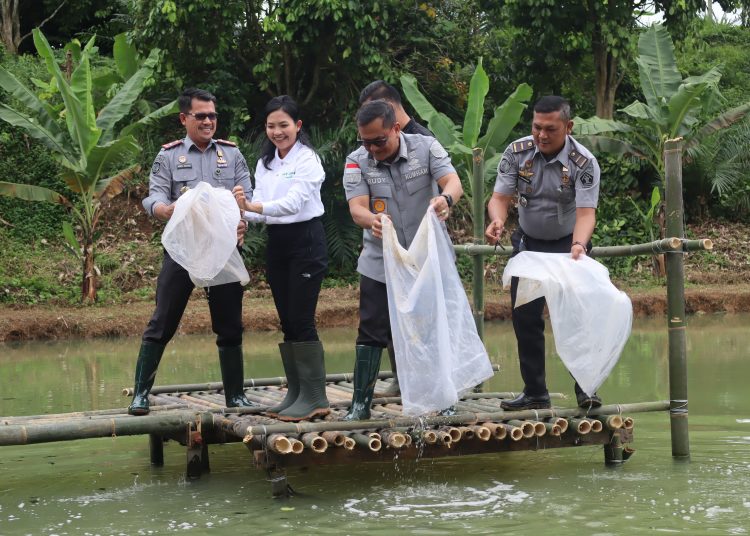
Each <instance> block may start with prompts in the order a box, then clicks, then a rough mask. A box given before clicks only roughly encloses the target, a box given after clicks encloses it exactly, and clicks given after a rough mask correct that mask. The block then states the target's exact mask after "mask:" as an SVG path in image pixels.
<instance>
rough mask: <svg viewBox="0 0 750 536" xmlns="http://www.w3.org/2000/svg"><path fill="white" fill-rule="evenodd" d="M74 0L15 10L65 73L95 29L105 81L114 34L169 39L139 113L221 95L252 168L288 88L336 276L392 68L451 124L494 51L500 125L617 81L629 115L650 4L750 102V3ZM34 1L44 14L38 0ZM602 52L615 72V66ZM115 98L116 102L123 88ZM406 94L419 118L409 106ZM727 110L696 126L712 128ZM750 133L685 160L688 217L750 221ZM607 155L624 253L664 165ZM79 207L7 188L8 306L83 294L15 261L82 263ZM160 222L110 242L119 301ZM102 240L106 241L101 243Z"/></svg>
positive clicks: (721, 85) (260, 246)
mask: <svg viewBox="0 0 750 536" xmlns="http://www.w3.org/2000/svg"><path fill="white" fill-rule="evenodd" d="M61 1H62V0H60V1H57V0H40V2H36V3H22V8H21V9H20V11H19V13H17V14H16V15H17V16H18V17H19V19H20V26H19V28H20V34H21V35H24V34H26V33H28V32H30V31H31V29H32V28H33V27H34V26H36V25H38V24H40V23H42V22H44V21H45V20H46V22H44V24H45V25H44V27H43V31H44V32H45V35H47V36H48V38H49V40H50V43H51V44H52V45H53V48H55V49H56V51H55V53H56V56H57V61H58V63H60V64H61V67H62V68H65V56H64V51H63V50H62V47H63V46H64V45H66V44H67V43H69V42H70V41H71V40H72V39H74V38H77V39H78V40H79V41H81V42H86V41H88V39H89V38H90V37H91V36H92V35H93V34H96V35H97V39H96V43H97V45H98V47H99V50H98V54H97V55H95V60H93V61H92V66H91V69H92V73H94V74H93V75H94V77H95V78H96V76H97V74H102V73H105V72H116V70H117V69H115V65H114V60H113V52H114V49H115V46H116V40H115V36H116V35H117V34H118V33H120V32H123V31H127V32H128V36H129V41H128V42H129V43H130V45H129V46H133V47H135V48H136V49H137V50H138V52H139V53H140V56H141V57H142V58H145V57H148V55H149V53H150V52H151V51H152V50H153V49H156V48H159V49H161V50H162V52H161V55H160V57H159V60H158V62H157V64H156V67H155V75H154V77H153V79H152V80H151V81H149V82H148V84H147V85H146V87H145V88H144V92H143V94H142V96H141V102H139V103H138V104H137V105H136V106H135V109H136V110H137V111H138V113H139V114H141V115H142V114H143V113H144V112H146V111H147V110H153V109H155V108H158V107H159V106H162V105H164V104H166V103H168V102H169V101H171V100H172V99H173V98H174V97H175V96H176V94H177V93H178V91H179V90H180V89H181V88H182V87H184V86H187V85H198V86H202V87H205V88H207V89H209V90H211V91H213V92H214V93H216V94H217V96H218V98H219V103H218V108H219V111H220V113H221V119H220V121H219V130H218V133H217V135H218V136H220V137H225V138H226V137H231V138H232V139H234V140H236V141H237V142H238V143H239V144H240V147H241V149H242V150H243V152H244V154H245V155H246V157H247V159H248V161H249V162H253V161H254V159H255V155H257V147H258V143H259V140H260V139H261V137H262V135H263V128H262V124H261V118H260V117H259V116H260V110H262V108H263V106H264V104H265V102H266V101H267V100H268V98H269V97H270V96H271V95H276V94H279V93H289V94H291V95H293V96H295V97H296V98H297V99H298V100H299V101H300V103H302V104H303V120H304V122H305V126H306V127H309V129H310V131H311V133H312V134H313V139H314V143H315V146H316V148H317V149H318V152H319V154H320V155H321V158H322V160H323V163H324V166H325V169H326V174H327V181H326V183H325V185H324V190H323V195H324V203H325V206H326V216H325V222H324V223H325V226H326V231H327V234H328V240H329V244H328V245H329V252H330V255H331V278H330V279H331V281H341V280H344V281H352V280H353V278H354V275H353V274H354V266H355V263H356V256H357V253H358V247H359V244H360V241H361V231H360V230H359V229H358V228H356V227H355V226H354V225H353V224H352V222H351V218H350V216H349V213H348V208H347V205H346V201H345V199H344V197H343V189H342V187H341V166H342V164H343V162H344V159H345V156H346V154H347V153H348V152H349V151H351V150H352V149H354V148H355V146H356V145H355V144H356V141H355V140H356V131H355V128H354V125H353V120H352V117H353V113H354V111H355V109H356V101H357V96H358V94H359V91H360V89H361V88H362V87H363V86H364V85H366V84H367V83H369V82H370V81H372V80H374V79H377V78H383V79H385V80H387V81H389V82H391V83H393V84H394V85H396V86H398V87H399V88H401V80H402V76H403V75H411V77H413V78H411V80H413V87H414V88H416V89H417V90H418V91H419V92H420V93H421V94H422V95H424V96H425V97H426V98H427V100H428V101H429V103H430V104H431V105H432V106H433V107H434V108H435V109H436V110H439V111H440V112H441V113H442V114H444V115H445V116H446V117H447V118H448V119H449V120H450V121H451V122H452V123H454V124H462V123H464V122H465V113H466V111H467V107H469V102H470V101H471V94H470V89H469V88H470V82H471V79H472V75H473V74H474V73H475V72H476V70H477V65H478V62H477V58H482V66H483V70H484V72H485V73H486V76H487V81H488V90H487V92H486V97H485V99H484V103H483V106H482V107H481V108H482V109H481V110H479V112H480V115H481V114H482V113H483V116H484V117H483V121H484V123H483V124H485V125H487V124H488V123H489V122H490V120H491V119H492V118H493V116H494V113H495V110H496V109H497V108H498V107H499V106H501V105H502V104H503V103H504V102H505V101H506V99H508V97H509V96H510V95H511V94H512V93H513V92H514V91H515V90H516V88H517V87H518V86H519V85H521V84H523V83H527V84H528V85H530V86H531V88H532V90H533V95H532V97H531V99H530V101H529V102H533V101H534V100H535V99H536V98H537V97H539V96H540V95H542V94H545V93H549V92H557V93H561V94H564V95H565V96H566V97H568V98H569V100H570V101H571V102H572V103H573V105H574V108H575V110H574V111H575V113H576V114H577V115H579V116H582V117H590V116H592V115H594V114H595V113H596V112H597V110H601V109H602V106H603V103H604V100H606V99H604V100H603V96H602V94H599V95H598V93H601V91H602V88H606V87H609V88H610V89H611V90H612V91H611V95H610V96H609V97H607V98H608V99H609V101H607V103H606V105H607V106H611V108H612V110H613V111H614V114H615V116H616V117H618V116H619V115H618V114H620V112H618V110H620V109H621V108H624V107H625V106H627V105H628V104H630V103H631V102H633V101H634V100H636V99H639V98H641V97H640V95H641V87H640V85H641V84H640V81H639V71H638V66H637V65H636V63H635V61H634V57H635V56H636V55H637V50H636V43H637V39H638V36H639V34H640V33H641V32H642V30H643V28H642V27H641V26H639V24H641V23H642V22H643V20H644V17H643V15H644V14H645V13H646V12H658V13H660V17H661V18H662V19H663V20H665V21H666V22H668V23H669V24H670V25H671V28H679V31H678V32H675V33H673V38H674V41H675V47H676V48H675V57H676V60H677V67H678V69H679V72H680V76H681V78H682V79H685V78H688V77H690V76H697V75H701V74H703V73H706V72H708V71H711V70H712V69H714V68H718V69H720V70H721V73H722V75H723V76H722V77H721V79H720V80H718V81H717V90H718V92H717V94H721V95H722V96H723V100H722V101H721V102H717V104H720V105H721V106H720V109H730V108H732V107H735V106H737V105H739V104H741V103H743V102H745V101H746V100H747V95H748V94H750V53H749V52H748V50H750V47H748V45H750V29H748V28H747V27H746V26H743V25H742V24H741V23H743V22H746V21H747V18H746V17H745V16H744V15H742V14H743V13H744V11H742V12H740V13H741V16H740V18H739V22H740V24H738V25H732V24H726V23H718V22H711V21H709V20H704V19H702V18H701V17H702V14H703V13H704V12H703V11H702V9H704V6H705V5H706V3H705V2H703V1H697V0H687V1H679V2H677V1H658V2H650V1H649V2H645V1H644V2H639V1H635V0H633V1H628V2H615V3H613V2H594V1H593V0H590V1H589V0H587V2H584V3H581V5H580V6H578V5H576V6H577V7H575V8H574V7H570V6H569V8H568V9H566V10H565V11H564V12H561V11H560V10H559V9H558V8H557V7H556V5H557V3H555V2H551V1H549V0H506V1H504V2H488V1H486V0H468V1H463V0H435V1H431V2H421V1H419V2H397V1H393V0H379V1H374V2H352V1H350V0H314V1H309V0H272V1H260V0H226V1H219V0H180V1H176V0H118V1H115V2H112V1H107V2H103V1H101V0H67V2H66V5H65V7H64V9H61V10H59V11H58V12H57V13H55V10H56V9H57V7H58V6H59V5H60V3H61ZM32 4H34V6H35V8H34V9H31V8H30V7H29V6H31V5H32ZM746 4H747V2H739V1H729V0H727V1H724V2H722V7H724V8H725V9H729V8H740V9H742V8H745V7H747V6H746ZM571 6H572V5H571ZM586 6H588V7H586ZM613 10H614V11H613ZM53 13H54V16H52V17H51V18H50V16H51V15H53ZM5 15H6V14H5V13H3V16H5ZM595 15H596V16H595ZM47 19H48V20H47ZM561 21H563V23H561ZM597 47H598V48H597ZM602 47H603V48H602ZM602 50H604V52H605V53H606V54H605V56H602V55H601V54H602ZM597 51H599V52H597ZM12 52H13V51H4V50H3V48H2V47H0V65H1V66H2V67H3V68H5V69H6V70H7V71H9V72H11V73H12V74H13V75H14V76H15V77H16V78H17V79H18V80H19V81H20V82H22V83H23V84H25V85H27V86H29V87H32V88H34V91H37V92H38V93H45V92H46V93H47V94H48V98H49V99H50V100H51V102H53V103H56V105H57V104H59V102H60V101H59V96H56V92H57V88H56V86H55V85H54V84H51V83H50V77H49V75H48V74H47V70H46V68H45V65H44V61H43V60H41V59H40V58H38V57H37V56H36V55H34V49H33V42H32V40H31V39H30V38H28V39H24V40H22V41H21V42H20V45H19V46H18V52H19V54H18V55H16V54H13V53H12ZM597 54H599V55H597ZM602 57H604V58H605V59H604V60H602ZM607 58H608V59H607ZM602 61H604V62H605V64H606V65H608V66H609V67H611V68H612V69H613V70H612V71H601V72H600V69H601V67H602ZM607 62H608V63H607ZM74 63H75V59H74ZM73 67H75V65H73ZM607 73H609V74H607ZM602 76H604V79H602ZM602 83H604V84H605V85H601V84H602ZM597 84H599V85H597ZM607 84H608V85H607ZM116 87H117V86H115V88H116ZM597 87H599V91H597ZM403 93H404V92H403V90H402V94H403ZM597 95H598V96H597ZM100 97H101V98H102V99H103V102H106V99H108V98H111V97H112V94H102V95H100ZM604 97H606V95H604ZM9 99H10V96H9V95H8V94H6V93H3V92H2V90H0V101H1V102H4V103H7V102H10V100H9ZM56 99H57V100H56ZM404 102H405V105H406V107H407V111H409V112H410V113H412V115H414V114H415V110H414V109H413V108H411V106H410V104H409V101H408V100H407V99H404ZM97 109H98V108H97ZM711 117H713V116H699V117H696V119H697V120H698V121H702V122H705V121H707V120H709V119H710V118H711ZM530 118H531V112H530V110H526V111H524V112H523V114H522V115H521V120H520V123H519V124H518V125H517V126H516V127H515V128H514V129H513V131H512V132H510V134H509V139H513V138H514V137H516V136H522V135H525V134H526V133H528V132H529V122H530ZM479 124H482V123H481V122H480V123H479ZM748 133H750V126H748V124H745V123H741V124H738V125H735V126H733V127H731V128H729V129H726V130H725V131H722V132H720V133H717V134H716V136H713V137H710V138H707V139H706V140H705V142H704V143H703V144H702V145H701V147H700V150H696V151H693V152H692V153H691V154H690V155H689V158H687V159H686V164H687V165H686V168H685V183H686V196H685V198H686V202H687V203H688V205H689V208H690V212H689V214H688V217H691V218H697V217H701V218H705V217H712V216H717V215H720V216H722V217H726V218H730V219H734V220H743V219H747V218H748V213H750V174H749V173H748V171H747V170H748V166H747V164H748V162H747V158H748V157H747V155H748V154H750V153H749V152H748V150H747V149H748V147H747V146H748V142H747V140H748V139H749V138H748ZM182 135H183V131H182V129H181V128H180V125H179V124H178V123H177V122H176V121H175V120H174V119H165V120H164V121H162V122H161V123H160V124H158V125H155V126H152V127H151V128H149V129H146V130H143V131H142V132H141V133H140V134H139V135H138V143H139V145H140V146H141V147H142V150H141V151H140V152H139V153H138V154H137V155H136V159H135V160H136V162H133V163H138V164H140V165H141V167H142V168H143V169H145V170H148V169H149V168H150V163H151V161H152V160H153V158H154V156H155V155H156V152H157V151H158V148H159V146H160V145H161V144H162V143H165V142H168V141H170V140H172V139H175V138H176V137H180V136H182ZM0 155H2V158H0V172H1V173H2V175H0V177H2V180H4V181H9V182H18V183H25V184H30V185H35V186H41V187H45V188H48V189H50V190H54V191H57V192H59V193H61V194H63V195H65V196H66V197H70V196H71V195H74V192H72V191H71V190H70V189H69V188H68V186H67V185H66V184H65V182H64V181H63V180H62V179H61V175H60V167H59V162H58V161H57V160H56V159H55V158H54V156H53V155H52V154H51V153H50V151H48V150H47V149H46V148H45V147H44V146H43V145H42V144H40V143H39V142H38V141H36V140H34V139H33V138H31V137H29V136H27V135H26V134H25V133H24V132H23V131H22V130H21V129H18V128H16V127H11V126H9V125H7V124H4V123H3V124H0ZM600 163H601V167H602V171H603V173H602V177H603V180H602V195H601V202H600V207H599V210H598V213H597V217H598V226H597V230H596V234H595V239H596V242H597V243H598V244H601V245H611V244H623V243H631V242H641V241H645V240H647V239H648V237H649V232H650V231H653V228H652V227H651V225H652V223H651V222H649V221H646V220H644V218H643V217H642V216H641V215H640V214H647V213H648V210H649V207H650V204H651V195H652V189H653V185H654V184H656V183H658V180H659V178H658V176H657V174H656V173H654V171H653V170H652V169H651V168H649V167H647V166H644V165H643V164H642V163H640V162H638V161H636V160H629V159H622V158H614V157H608V156H606V155H604V154H602V155H600ZM147 182H148V177H147V173H146V172H140V173H139V174H136V175H134V176H133V177H132V178H131V179H130V180H129V181H128V182H127V184H126V185H125V186H126V193H127V194H128V195H131V196H134V197H138V196H141V195H143V193H144V192H145V191H146V188H147ZM634 202H635V203H636V204H637V207H638V208H637V209H636V208H635V207H634V206H633V203H634ZM464 203H465V201H464ZM467 207H468V205H466V206H465V207H464V208H467ZM64 217H65V211H64V210H63V209H62V208H61V207H59V206H54V205H46V204H44V205H41V204H34V205H29V204H27V203H25V202H23V201H19V200H12V199H6V198H0V231H1V232H0V238H2V243H3V244H4V245H3V252H4V253H6V252H9V251H10V252H12V255H10V256H8V255H3V257H6V260H4V261H3V262H0V301H2V300H5V301H22V302H36V301H40V300H42V301H44V300H50V299H53V300H54V299H58V300H67V299H72V298H73V297H74V296H75V295H76V292H75V290H74V289H75V287H76V286H77V285H76V282H75V280H74V278H71V277H69V276H67V275H65V276H64V277H63V275H62V274H63V273H67V272H66V270H67V268H66V269H58V268H50V269H49V270H46V272H49V273H45V274H35V275H33V276H32V275H30V274H21V273H19V272H18V269H17V266H18V263H15V261H14V260H13V259H14V258H15V257H16V256H18V255H21V256H32V257H33V256H34V255H43V256H45V257H47V258H49V259H58V261H57V264H55V265H54V266H58V267H59V266H60V265H62V264H65V263H69V262H70V259H69V258H66V257H65V256H64V255H63V254H62V250H63V241H62V240H61V239H60V235H59V228H60V222H61V221H62V219H64ZM102 224H103V225H104V228H103V230H102V233H103V234H108V233H109V232H110V231H113V230H112V229H107V228H106V226H107V225H109V223H108V220H107V216H106V215H105V216H104V217H103V221H102ZM452 226H453V227H452V229H451V230H452V232H454V234H455V236H456V237H457V238H459V239H461V238H462V237H467V236H470V235H471V224H470V219H468V218H467V219H463V220H457V221H455V222H452ZM462 226H464V227H465V228H462ZM159 230H160V228H159V226H158V225H157V226H156V227H155V228H154V231H153V232H154V236H153V237H151V238H148V237H146V239H145V240H144V241H143V242H138V244H137V247H136V246H133V247H135V248H136V249H137V251H135V253H134V252H133V251H130V250H129V251H128V252H127V255H125V254H124V253H122V254H120V253H115V252H113V251H112V250H110V249H107V250H106V252H105V253H103V257H102V261H101V262H100V263H99V267H100V269H101V270H102V281H103V283H102V285H103V287H102V289H101V290H102V295H103V296H107V297H112V296H115V295H116V294H117V292H115V287H117V288H126V287H127V288H128V289H131V288H134V286H136V285H137V284H138V281H142V282H143V283H142V284H143V285H144V286H146V285H148V281H149V280H150V278H151V277H153V270H152V269H151V268H149V267H150V266H151V265H152V264H154V263H158V255H159V243H158V232H159ZM115 234H116V233H115ZM109 236H112V234H111V233H109ZM118 236H119V235H118ZM98 239H99V240H104V238H103V236H101V235H98ZM42 240H44V241H45V242H46V245H45V246H44V247H43V248H42V247H41V246H39V244H40V241H42ZM109 245H110V244H108V246H109ZM55 248H57V249H55ZM144 248H146V249H148V251H147V252H146V251H145V249H144ZM131 249H132V248H131ZM245 250H246V258H247V259H248V261H249V262H250V265H251V266H252V267H255V268H256V274H259V273H260V268H261V267H262V265H263V261H262V259H263V250H264V235H263V232H262V230H260V229H259V230H258V232H251V233H250V234H249V235H248V241H247V244H246V246H245ZM43 251H44V253H42V252H43ZM134 254H135V255H136V256H140V257H143V258H147V259H149V261H148V262H147V263H146V264H147V265H148V266H140V267H139V268H138V270H139V272H138V274H140V276H139V277H140V279H139V278H138V277H130V276H129V275H127V274H124V273H123V271H124V270H126V269H127V267H128V266H132V265H131V264H129V263H130V261H128V262H123V260H122V259H124V258H126V259H132V258H133V255H134ZM63 259H65V260H63ZM50 262H52V261H50ZM631 262H632V261H628V260H617V261H612V262H611V263H610V266H611V268H613V269H615V270H616V271H618V272H619V273H627V272H628V271H629V270H630V269H631V268H632V266H631V264H630V263H631ZM460 265H461V263H460ZM45 266H46V265H45ZM157 268H158V266H157ZM144 274H145V275H144ZM258 276H259V277H262V275H258ZM32 280H33V281H32ZM125 281H127V283H125ZM3 289H6V290H7V289H10V290H8V291H7V292H6V291H5V290H3ZM13 289H15V290H13ZM30 289H31V290H30ZM71 289H73V290H71ZM128 291H129V290H128ZM108 299H109V298H108ZM113 299H116V298H113Z"/></svg>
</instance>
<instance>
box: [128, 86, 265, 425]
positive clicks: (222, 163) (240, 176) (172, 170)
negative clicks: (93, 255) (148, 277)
mask: <svg viewBox="0 0 750 536" xmlns="http://www.w3.org/2000/svg"><path fill="white" fill-rule="evenodd" d="M215 103H216V97H214V96H213V95H212V94H211V93H209V92H207V91H204V90H201V89H195V88H190V89H186V90H185V91H184V92H183V93H182V95H180V97H179V99H178V104H179V107H180V122H181V123H182V124H183V125H184V126H185V130H186V133H187V136H186V137H185V138H184V139H181V140H176V141H173V142H171V143H167V144H165V145H162V149H161V151H159V154H158V155H157V156H156V160H154V164H153V166H152V167H151V177H150V180H149V195H148V197H147V198H145V199H144V200H143V207H144V208H145V209H146V212H148V213H149V214H151V215H152V216H154V217H155V218H157V219H159V220H161V221H167V220H169V218H171V217H172V213H173V212H174V208H175V205H174V202H175V201H176V200H177V199H178V198H179V197H180V195H182V194H183V193H184V192H185V191H187V189H189V188H194V187H195V186H196V185H198V183H199V182H201V181H203V182H207V183H209V184H210V185H211V186H213V187H216V188H226V189H227V190H229V191H231V190H232V188H233V187H234V186H236V185H241V186H242V187H243V188H244V189H245V191H246V192H251V191H252V187H251V185H250V171H249V170H248V168H247V163H246V162H245V158H244V157H243V156H242V154H241V153H240V151H239V149H237V146H236V145H235V144H234V143H232V142H230V141H225V140H214V139H213V135H214V133H215V132H216V119H217V114H216V105H215ZM245 229H246V224H245V223H244V222H243V221H240V225H239V226H238V227H237V240H238V242H239V243H241V241H242V237H243V236H244V233H245ZM193 288H195V286H194V285H193V283H192V281H191V280H190V276H189V275H188V272H187V271H186V270H185V269H184V268H183V267H182V266H180V265H179V264H177V263H176V262H175V261H174V260H172V258H171V257H170V256H169V254H168V253H167V252H166V251H165V252H164V262H163V263H162V267H161V272H160V273H159V278H158V279H157V283H156V310H155V311H154V314H153V316H152V317H151V320H150V321H149V323H148V326H147V327H146V331H145V332H144V333H143V339H142V341H141V348H140V352H139V354H138V363H137V364H136V368H135V390H134V391H135V395H134V396H133V402H132V403H131V404H130V406H129V407H128V413H130V414H131V415H145V414H146V413H148V412H149V402H148V394H149V392H150V391H151V387H152V386H153V385H154V379H155V378H156V369H157V368H158V366H159V362H160V361H161V357H162V354H163V353H164V347H165V346H166V344H167V343H168V342H169V341H170V340H171V339H172V336H173V335H174V334H175V331H176V330H177V326H178V325H179V323H180V319H181V318H182V313H183V312H184V311H185V307H186V305H187V302H188V298H189V297H190V293H191V292H192V291H193ZM206 295H207V296H208V305H209V309H210V311H211V325H212V328H213V331H214V333H216V345H217V346H218V347H219V362H220V365H221V377H222V381H223V382H224V397H225V399H226V404H227V407H235V406H249V405H251V404H250V402H248V400H247V399H246V398H245V394H244V386H243V382H244V374H243V361H242V285H240V284H239V283H229V284H226V285H217V286H214V287H209V288H207V289H206Z"/></svg>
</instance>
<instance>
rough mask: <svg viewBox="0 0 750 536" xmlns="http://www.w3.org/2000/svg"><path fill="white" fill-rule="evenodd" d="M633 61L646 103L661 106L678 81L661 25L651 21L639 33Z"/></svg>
mask: <svg viewBox="0 0 750 536" xmlns="http://www.w3.org/2000/svg"><path fill="white" fill-rule="evenodd" d="M636 62H637V64H638V72H639V74H640V79H641V89H642V90H643V96H644V97H646V102H647V103H648V105H649V106H650V107H652V108H653V107H658V106H662V105H663V104H664V103H665V102H666V100H668V99H669V98H670V97H671V96H672V95H674V94H675V93H676V92H677V89H678V88H679V87H680V84H681V83H682V76H681V75H680V71H679V70H678V69H677V62H676V61H675V55H674V45H673V44H672V38H671V37H670V35H669V32H667V30H666V28H664V26H662V25H659V24H655V25H653V26H651V27H650V28H649V29H648V30H646V31H645V32H644V33H643V34H641V37H640V38H639V39H638V58H637V59H636Z"/></svg>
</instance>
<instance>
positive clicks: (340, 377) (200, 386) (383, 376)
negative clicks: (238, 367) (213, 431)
mask: <svg viewBox="0 0 750 536" xmlns="http://www.w3.org/2000/svg"><path fill="white" fill-rule="evenodd" d="M388 378H393V372H391V371H390V370H384V371H382V372H379V373H378V379H379V380H387V379H388ZM351 381H354V373H353V372H347V373H340V374H327V375H326V383H336V382H351ZM286 384H287V381H286V377H284V376H276V377H273V378H248V379H245V382H244V386H245V387H269V386H272V385H279V386H281V385H286ZM223 388H224V384H223V383H221V382H208V383H185V384H175V385H157V386H154V387H153V388H152V389H151V394H153V395H156V394H161V393H176V392H178V391H183V392H190V391H218V390H220V389H223ZM122 394H123V395H124V396H133V388H132V387H126V388H123V390H122Z"/></svg>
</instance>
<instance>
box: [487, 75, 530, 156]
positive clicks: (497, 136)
mask: <svg viewBox="0 0 750 536" xmlns="http://www.w3.org/2000/svg"><path fill="white" fill-rule="evenodd" d="M533 93H534V90H533V89H531V86H530V85H528V84H526V83H523V84H519V86H518V87H517V88H516V90H515V91H514V92H513V93H511V94H510V96H509V97H508V98H507V99H505V102H503V103H502V104H501V105H500V106H498V107H497V108H495V115H494V116H493V117H492V119H490V122H489V123H488V124H487V131H486V132H485V133H484V136H482V137H481V138H480V139H479V143H478V145H479V147H481V148H482V149H484V152H485V154H486V153H488V152H489V151H490V149H492V150H494V151H495V152H498V153H501V152H502V151H503V150H504V149H505V147H504V145H505V142H506V140H507V139H508V136H509V135H510V133H511V131H512V130H513V127H515V126H516V125H517V124H518V121H519V119H521V114H522V113H523V111H524V110H525V109H526V107H527V105H526V103H527V102H528V101H529V99H530V98H531V96H532V95H533Z"/></svg>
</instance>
